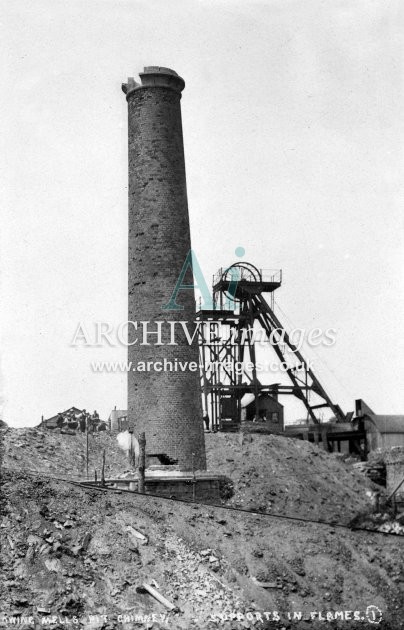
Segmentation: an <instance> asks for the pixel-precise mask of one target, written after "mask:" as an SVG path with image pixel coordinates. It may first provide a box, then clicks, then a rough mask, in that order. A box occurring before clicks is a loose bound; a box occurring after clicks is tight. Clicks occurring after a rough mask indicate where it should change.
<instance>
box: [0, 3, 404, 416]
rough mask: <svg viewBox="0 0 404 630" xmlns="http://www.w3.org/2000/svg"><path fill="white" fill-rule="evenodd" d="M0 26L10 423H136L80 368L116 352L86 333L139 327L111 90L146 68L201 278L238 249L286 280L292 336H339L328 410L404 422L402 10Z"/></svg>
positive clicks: (85, 18) (126, 11)
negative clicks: (184, 189)
mask: <svg viewBox="0 0 404 630" xmlns="http://www.w3.org/2000/svg"><path fill="white" fill-rule="evenodd" d="M2 16H3V17H2V20H1V23H2V31H3V33H2V38H1V39H2V44H1V46H2V48H3V54H2V58H3V64H2V79H3V81H2V86H3V87H2V94H1V99H2V103H3V105H4V107H3V109H4V111H5V115H4V114H3V121H4V128H3V133H2V137H3V139H2V142H3V143H4V156H5V157H4V162H3V169H2V170H3V172H6V173H7V179H6V186H5V189H3V190H5V203H3V204H2V206H3V213H4V217H3V220H2V247H1V255H2V260H1V266H2V300H1V303H2V307H1V308H2V313H3V315H2V319H3V336H2V347H3V352H2V375H3V396H4V401H5V411H4V418H5V420H6V421H7V422H8V423H9V424H11V425H14V426H23V425H33V424H37V423H38V422H39V420H40V418H41V415H42V414H43V415H44V416H45V417H49V416H51V415H54V414H55V413H57V412H58V411H60V410H63V409H66V408H68V407H70V406H72V405H75V406H77V407H80V408H83V407H85V408H86V409H90V410H93V409H95V408H96V409H97V410H98V411H99V412H100V415H101V416H102V417H108V415H109V412H110V410H111V409H112V408H113V407H114V405H117V406H118V407H119V408H126V375H122V374H103V375H100V374H94V373H92V371H91V369H90V362H91V361H92V360H97V359H100V360H104V359H105V360H124V359H125V357H126V350H125V348H123V347H115V348H108V347H101V348H97V349H89V348H72V347H71V345H70V342H71V340H72V338H73V335H74V332H75V330H76V327H77V325H78V323H79V322H80V321H83V322H86V323H87V324H88V326H89V328H90V329H91V326H92V325H93V322H95V321H108V322H111V323H112V324H114V325H116V326H117V325H119V323H120V322H122V321H125V320H126V319H127V122H126V116H127V111H126V101H125V98H124V95H123V94H122V92H121V89H120V85H121V83H122V81H126V79H127V77H128V76H135V78H136V76H137V74H138V72H139V71H142V69H143V66H145V65H162V66H168V67H171V68H173V69H174V70H176V71H177V72H178V73H179V74H180V75H181V76H183V78H184V79H185V82H186V88H185V91H184V92H183V98H182V114H183V126H184V142H185V155H186V167H187V184H188V200H189V209H190V220H191V234H192V243H193V248H194V250H195V252H196V254H197V257H198V260H199V263H200V265H201V267H202V269H203V271H204V273H205V275H206V277H207V278H208V279H210V277H211V275H212V274H213V273H214V272H215V271H216V270H217V269H218V268H219V267H222V266H225V265H228V264H230V263H232V262H234V260H235V259H236V258H237V257H236V256H235V254H234V250H235V248H236V247H237V246H243V247H244V248H245V250H246V253H245V257H244V259H245V260H248V261H250V262H252V263H254V264H255V265H256V266H258V267H263V268H278V267H279V268H282V269H283V279H284V281H283V286H282V288H281V289H280V290H279V291H278V292H277V296H276V299H277V302H278V303H279V305H280V307H281V308H282V310H283V311H284V313H286V315H287V317H288V321H290V322H292V323H293V324H294V325H295V326H298V327H301V328H306V329H310V328H312V327H320V328H330V327H332V328H335V329H337V331H338V334H337V342H336V344H335V346H333V347H332V348H320V349H319V350H318V351H317V350H316V353H317V355H318V362H317V363H315V371H316V372H318V376H319V378H320V380H321V381H322V383H323V384H324V385H325V387H326V389H327V390H329V391H330V393H331V395H332V396H333V398H334V400H335V401H336V402H338V403H339V404H340V405H341V406H342V407H343V409H344V411H348V410H350V409H353V406H354V399H355V398H359V397H360V398H364V399H365V400H366V401H367V402H368V404H369V405H370V406H371V407H372V408H373V409H374V410H375V411H376V412H379V413H383V412H384V413H404V386H403V374H404V361H403V356H404V352H403V345H404V342H403V333H402V326H403V317H404V306H403V303H404V300H403V297H404V283H403V240H404V231H403V201H404V199H403V185H402V182H403V127H402V118H403V117H402V111H403V92H402V89H403V77H402V66H403V63H402V62H403V37H402V32H403V15H402V3H401V2H400V1H399V0H396V1H394V0H393V1H390V2H386V1H385V0H323V1H321V0H305V1H304V2H302V1H292V0H265V1H264V0H262V1H256V2H253V1H248V0H242V1H236V0H231V1H230V0H211V1H210V0H199V1H197V0H183V1H176V0H171V1H170V2H167V1H166V0H162V1H159V0H145V1H144V2H142V1H139V0H130V1H124V0H103V1H100V0H91V1H84V0H80V1H74V0H69V2H66V1H65V0H63V1H60V0H49V1H45V0H37V1H35V2H34V1H32V0H31V1H28V0H26V1H23V0H14V1H13V2H3V3H2ZM208 281H209V282H210V280H208ZM315 357H316V355H315ZM293 413H294V412H293V411H287V413H286V416H287V417H288V418H289V419H291V418H292V417H293ZM288 414H289V415H288Z"/></svg>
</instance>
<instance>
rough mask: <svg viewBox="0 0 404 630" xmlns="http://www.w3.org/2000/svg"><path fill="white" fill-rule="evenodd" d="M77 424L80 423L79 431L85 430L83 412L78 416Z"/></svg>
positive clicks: (83, 431)
mask: <svg viewBox="0 0 404 630" xmlns="http://www.w3.org/2000/svg"><path fill="white" fill-rule="evenodd" d="M79 425H80V431H81V432H82V433H85V430H86V419H85V416H83V414H81V415H80V417H79Z"/></svg>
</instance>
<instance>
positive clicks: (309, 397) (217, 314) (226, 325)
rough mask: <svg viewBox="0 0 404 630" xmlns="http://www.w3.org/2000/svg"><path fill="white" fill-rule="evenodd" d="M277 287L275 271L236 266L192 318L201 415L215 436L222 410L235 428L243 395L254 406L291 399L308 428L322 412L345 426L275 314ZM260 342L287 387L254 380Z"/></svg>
mask: <svg viewBox="0 0 404 630" xmlns="http://www.w3.org/2000/svg"><path fill="white" fill-rule="evenodd" d="M281 283H282V272H281V271H280V270H265V271H263V270H258V269H257V268H256V267H255V266H254V265H252V264H251V263H247V262H242V263H235V264H234V265H232V266H231V267H228V268H227V269H220V270H219V271H218V273H217V274H216V275H215V276H214V278H213V309H209V310H206V309H203V308H200V309H199V310H198V312H197V319H198V334H199V349H200V366H201V385H202V390H203V400H204V409H205V413H208V414H209V416H210V419H211V423H212V428H213V429H214V430H215V429H220V428H221V420H222V411H223V408H224V405H226V410H227V411H226V413H227V415H229V413H230V415H231V417H232V420H233V421H234V423H236V424H239V423H240V421H241V399H242V398H243V396H244V395H245V394H246V393H252V394H254V397H255V401H257V399H258V396H259V395H260V394H263V393H266V394H268V395H269V396H273V397H274V398H275V399H277V397H278V395H292V396H295V397H296V398H298V399H299V400H300V401H301V402H302V404H303V405H304V407H305V409H306V412H307V420H308V421H309V422H310V423H312V424H319V423H320V422H321V417H320V413H323V412H324V411H325V410H328V411H329V412H331V414H332V415H333V416H334V417H335V420H336V421H337V422H343V421H344V420H345V415H344V413H343V412H342V410H341V408H340V407H339V406H338V405H336V404H335V403H333V402H332V400H331V398H330V397H329V396H328V394H327V392H326V390H325V389H324V387H323V386H322V385H321V383H320V381H319V380H318V378H317V377H316V375H315V374H314V372H313V370H312V369H311V368H310V364H308V363H307V362H306V361H305V359H304V357H303V355H302V353H301V352H300V350H299V349H298V348H297V346H295V345H294V344H293V343H292V341H291V339H290V337H289V335H288V333H287V331H286V329H285V327H284V326H283V324H282V323H281V322H280V320H279V318H278V317H277V316H276V314H275V312H274V291H275V290H276V289H278V288H279V287H280V286H281ZM264 295H268V296H269V302H268V300H267V299H266V298H265V297H264ZM262 336H264V338H265V340H266V344H265V346H266V350H265V352H271V353H272V356H274V355H273V353H275V357H276V358H277V361H278V362H279V365H280V366H282V369H283V371H284V372H285V374H286V375H287V376H288V380H289V381H290V383H289V384H280V383H272V384H263V383H262V382H261V381H260V379H259V378H258V369H257V366H258V363H257V339H259V338H261V339H262ZM229 409H230V412H229ZM320 410H321V412H320Z"/></svg>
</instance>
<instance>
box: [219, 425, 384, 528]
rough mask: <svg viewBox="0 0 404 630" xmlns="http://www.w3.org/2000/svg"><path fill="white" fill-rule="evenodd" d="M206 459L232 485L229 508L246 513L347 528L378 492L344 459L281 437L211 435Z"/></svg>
mask: <svg viewBox="0 0 404 630" xmlns="http://www.w3.org/2000/svg"><path fill="white" fill-rule="evenodd" d="M206 453H207V458H208V469H210V470H215V471H220V473H221V474H223V475H226V476H227V477H229V478H230V479H231V480H232V481H233V484H234V487H233V489H234V495H233V497H232V498H231V499H230V500H229V502H228V504H229V505H232V506H234V507H237V508H243V509H246V510H254V511H259V512H270V513H273V514H288V515H291V516H302V517H305V518H310V519H316V520H317V519H322V520H326V521H335V522H338V523H341V522H343V523H347V522H349V521H350V520H351V519H352V518H353V517H354V516H355V515H356V514H358V513H359V512H363V511H366V510H367V509H369V506H370V501H369V497H368V496H367V494H366V493H367V491H368V490H369V489H372V488H376V486H375V485H374V484H372V482H371V481H370V480H368V479H367V478H365V476H364V475H363V474H361V473H360V472H357V471H356V470H355V469H354V468H353V467H352V466H351V465H349V464H346V463H345V462H344V461H343V460H342V459H341V458H340V457H337V456H335V455H332V454H329V453H326V452H325V451H324V450H322V449H320V448H319V447H318V446H317V445H315V444H311V443H310V442H306V441H302V440H297V439H293V438H286V437H283V436H279V435H255V434H251V435H248V434H247V435H246V434H241V433H240V434H236V433H215V434H213V433H210V434H209V433H208V434H206ZM377 489H378V490H380V488H379V487H377Z"/></svg>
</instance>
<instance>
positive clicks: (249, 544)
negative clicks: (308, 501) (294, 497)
mask: <svg viewBox="0 0 404 630" xmlns="http://www.w3.org/2000/svg"><path fill="white" fill-rule="evenodd" d="M2 498H3V501H2V508H1V510H2V514H1V516H2V523H1V528H0V532H1V538H2V561H3V583H2V588H1V596H0V597H1V610H2V615H3V616H2V618H1V619H0V622H2V623H3V625H4V626H6V627H9V626H10V625H11V624H14V625H16V624H19V626H20V627H30V628H33V627H34V628H43V627H44V625H47V626H48V627H52V628H57V629H59V628H68V627H70V628H72V627H81V628H86V629H87V628H103V629H104V630H112V629H116V628H118V629H122V630H132V629H133V628H147V629H148V630H151V629H153V630H158V629H160V630H161V629H164V630H177V629H178V630H193V629H196V628H202V630H213V629H217V628H222V629H223V630H237V629H238V628H259V629H264V630H265V629H270V628H277V629H278V630H282V629H284V630H285V629H286V630H289V629H291V628H299V629H300V628H305V627H307V628H313V629H315V630H317V629H320V628H324V627H325V626H330V627H331V626H332V627H333V628H338V629H342V628H345V629H348V628H351V627H352V626H353V625H354V627H356V626H357V627H359V628H365V629H368V628H374V627H375V625H374V623H373V622H374V620H375V619H376V620H377V621H378V622H379V621H380V614H381V616H382V621H381V623H378V624H377V627H380V628H384V629H386V630H399V629H400V628H403V627H404V621H403V615H402V612H403V610H402V601H403V593H404V581H403V575H404V560H403V559H404V554H403V543H404V540H403V539H402V538H398V537H393V536H384V535H383V534H377V533H371V534H369V533H367V532H360V531H350V530H345V529H340V528H337V527H330V526H328V525H318V524H317V525H316V524H312V523H302V522H294V521H290V520H285V519H283V518H280V517H277V516H267V515H260V514H249V513H246V512H238V511H234V510H229V509H226V508H224V507H215V506H201V505H198V504H191V503H177V502H174V501H172V500H169V499H158V498H153V497H148V496H145V495H138V494H131V493H115V492H112V491H109V492H108V493H107V492H102V491H97V490H94V489H90V488H86V489H84V488H83V487H79V486H75V485H72V484H71V483H67V482H65V481H59V480H56V479H49V478H47V477H46V476H44V475H41V474H39V473H36V474H28V473H24V472H22V471H18V470H4V471H3V480H2ZM139 534H140V535H141V537H140V538H139ZM144 582H146V583H147V584H151V585H152V586H153V587H154V588H155V589H157V590H158V592H159V593H161V594H162V595H163V596H164V597H165V598H167V600H168V601H169V602H171V603H172V605H173V606H175V607H176V609H177V612H170V611H169V610H168V608H167V607H166V606H164V605H163V604H161V603H159V602H158V601H157V600H156V599H154V597H152V596H151V595H150V594H148V593H142V592H138V587H140V586H141V585H142V583H144ZM379 611H380V612H379ZM288 613H289V614H290V615H291V616H292V615H293V614H296V617H297V618H298V619H299V617H300V616H301V620H297V621H296V620H295V621H292V620H291V619H289V616H288ZM327 613H328V615H329V620H330V621H331V619H332V620H333V621H332V624H330V623H327V622H326V621H324V620H325V619H327ZM90 615H94V617H90ZM104 615H105V617H104ZM320 615H321V617H320ZM330 615H331V616H330ZM354 615H356V616H357V617H358V619H359V620H360V621H356V622H354V621H353V619H354ZM30 617H31V618H32V623H28V624H27V625H24V624H21V623H20V622H21V619H30ZM322 619H324V620H322ZM342 619H344V620H342ZM30 621H31V620H30ZM76 622H77V623H76ZM69 624H70V625H69Z"/></svg>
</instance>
